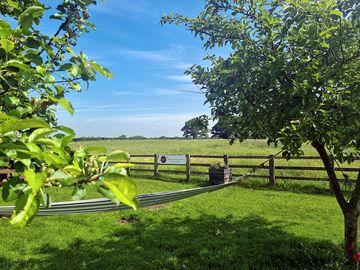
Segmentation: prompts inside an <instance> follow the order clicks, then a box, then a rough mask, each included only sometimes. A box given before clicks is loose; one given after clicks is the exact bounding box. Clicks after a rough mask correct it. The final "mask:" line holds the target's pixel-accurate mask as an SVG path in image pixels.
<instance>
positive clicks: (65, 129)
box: [56, 126, 75, 137]
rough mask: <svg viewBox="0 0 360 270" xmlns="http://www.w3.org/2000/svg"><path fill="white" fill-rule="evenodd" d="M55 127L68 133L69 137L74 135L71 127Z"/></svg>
mask: <svg viewBox="0 0 360 270" xmlns="http://www.w3.org/2000/svg"><path fill="white" fill-rule="evenodd" d="M56 129H58V130H61V131H63V132H65V133H66V134H68V135H70V136H71V137H75V132H74V130H73V129H71V128H69V127H65V126H57V127H56Z"/></svg>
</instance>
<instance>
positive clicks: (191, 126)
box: [181, 114, 209, 139]
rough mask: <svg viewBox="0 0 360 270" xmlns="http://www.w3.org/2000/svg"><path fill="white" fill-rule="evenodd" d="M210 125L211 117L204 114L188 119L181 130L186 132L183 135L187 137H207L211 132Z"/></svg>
mask: <svg viewBox="0 0 360 270" xmlns="http://www.w3.org/2000/svg"><path fill="white" fill-rule="evenodd" d="M208 125H209V117H208V116H207V115H205V114H203V115H200V116H198V117H195V118H192V119H190V120H189V121H186V122H185V125H184V126H183V128H182V129H181V131H183V132H184V134H183V136H184V137H186V138H189V137H191V138H193V139H196V138H198V137H207V136H208V133H209V128H208Z"/></svg>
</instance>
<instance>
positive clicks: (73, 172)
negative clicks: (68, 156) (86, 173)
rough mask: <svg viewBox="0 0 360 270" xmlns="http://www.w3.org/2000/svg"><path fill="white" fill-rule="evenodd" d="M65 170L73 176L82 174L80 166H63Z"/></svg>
mask: <svg viewBox="0 0 360 270" xmlns="http://www.w3.org/2000/svg"><path fill="white" fill-rule="evenodd" d="M63 171H64V172H67V173H70V174H71V175H72V176H75V177H77V176H80V175H82V170H81V169H80V168H79V167H78V166H74V165H68V166H65V167H64V168H63Z"/></svg>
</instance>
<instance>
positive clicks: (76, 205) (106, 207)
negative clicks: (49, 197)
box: [0, 151, 282, 216]
mask: <svg viewBox="0 0 360 270" xmlns="http://www.w3.org/2000/svg"><path fill="white" fill-rule="evenodd" d="M281 152H282V151H280V152H278V153H277V154H275V155H274V156H277V155H279V154H280V153H281ZM269 159H270V158H269ZM269 159H267V160H265V161H264V162H262V163H261V164H259V165H258V166H255V167H254V168H252V169H251V170H250V171H249V172H248V173H245V174H243V175H242V176H240V177H238V178H236V179H234V180H233V181H231V182H228V183H224V184H219V185H212V186H205V187H198V188H190V189H182V190H175V191H165V192H156V193H148V194H140V195H139V196H138V199H139V206H138V207H139V208H140V207H150V206H155V205H159V204H164V203H169V202H173V201H178V200H183V199H186V198H190V197H193V196H196V195H199V194H202V193H207V192H213V191H216V190H219V189H222V188H225V187H228V186H231V185H234V184H236V183H238V182H240V181H241V180H243V179H245V178H246V177H248V176H249V175H251V174H252V173H254V172H255V171H256V170H257V169H258V168H260V167H262V166H264V165H265V164H266V163H267V162H268V161H269ZM127 209H131V207H129V206H127V205H124V204H120V205H115V204H114V202H112V201H111V200H110V199H107V198H101V199H90V200H80V201H66V202H58V203H52V204H51V206H50V207H49V208H45V207H40V209H39V211H38V213H37V215H38V216H65V215H75V214H76V215H79V214H91V213H100V212H112V211H118V210H127ZM13 211H14V206H0V216H11V214H12V212H13Z"/></svg>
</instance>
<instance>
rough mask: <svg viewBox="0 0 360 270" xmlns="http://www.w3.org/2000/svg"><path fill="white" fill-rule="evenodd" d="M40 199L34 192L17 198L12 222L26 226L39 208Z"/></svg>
mask: <svg viewBox="0 0 360 270" xmlns="http://www.w3.org/2000/svg"><path fill="white" fill-rule="evenodd" d="M39 206H40V203H39V199H38V197H37V196H36V194H34V193H30V192H28V193H25V194H23V195H22V196H21V199H19V200H17V202H16V207H15V210H14V212H13V215H12V216H11V220H10V224H12V225H16V226H19V227H24V226H25V225H26V224H28V223H29V222H30V221H31V220H32V218H33V217H34V216H35V215H36V213H37V211H38V210H39Z"/></svg>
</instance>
